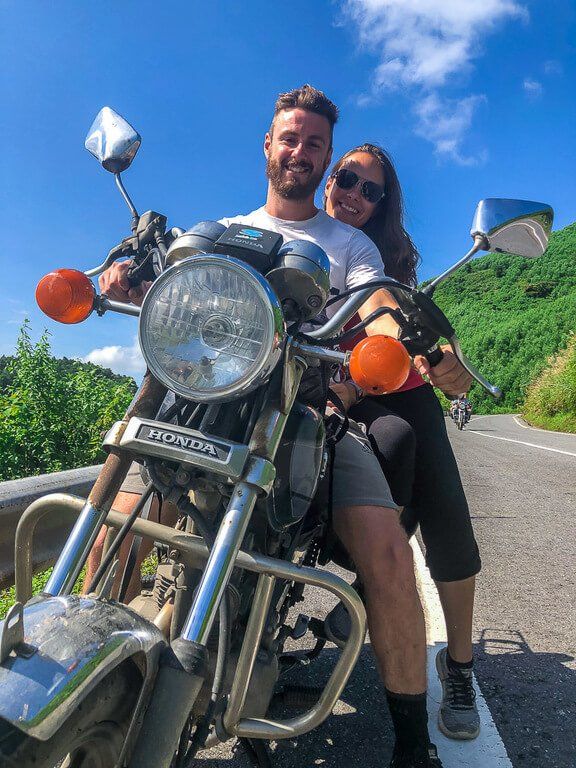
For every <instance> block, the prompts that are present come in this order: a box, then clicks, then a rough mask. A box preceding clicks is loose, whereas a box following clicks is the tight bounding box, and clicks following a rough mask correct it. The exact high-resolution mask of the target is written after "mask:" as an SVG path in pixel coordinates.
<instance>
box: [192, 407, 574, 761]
mask: <svg viewBox="0 0 576 768" xmlns="http://www.w3.org/2000/svg"><path fill="white" fill-rule="evenodd" d="M448 431H449V435H450V439H451V441H452V444H453V448H454V451H455V453H456V455H457V458H458V461H459V465H460V468H461V473H462V478H463V482H464V485H465V488H466V492H467V495H468V500H469V504H470V509H471V514H472V518H473V522H474V528H475V531H476V536H477V538H478V542H479V546H480V550H481V553H482V559H483V570H482V573H481V574H480V576H479V579H478V592H477V600H476V611H475V621H474V642H475V659H476V662H475V672H476V678H477V682H478V684H479V687H480V690H481V692H482V694H483V696H484V698H485V700H486V702H487V704H488V707H489V709H490V713H491V715H492V718H493V720H494V723H495V725H496V727H497V729H498V732H499V734H500V736H501V738H502V740H503V742H504V745H505V747H506V750H507V753H508V756H509V758H510V762H511V763H512V765H513V766H514V768H576V599H575V598H576V577H575V573H576V555H575V541H576V537H575V535H574V534H575V528H576V522H575V520H576V436H574V435H561V434H556V433H546V432H542V431H540V430H533V429H529V428H527V427H524V426H522V425H521V424H520V423H519V422H518V421H517V420H516V419H515V418H514V417H512V416H482V417H473V419H472V421H471V423H470V424H469V425H468V426H467V427H466V429H465V430H464V431H463V432H458V430H457V429H456V427H455V425H453V424H452V423H448ZM523 443H530V444H531V445H524V444H523ZM344 575H346V576H347V578H348V580H349V581H351V580H352V577H351V575H350V574H344ZM333 604H334V599H333V598H331V597H324V594H323V593H322V594H319V595H318V596H317V597H313V596H312V595H311V596H310V598H309V601H308V603H307V604H305V605H304V607H303V608H301V610H302V611H303V612H308V611H310V612H311V611H312V610H315V611H316V612H317V613H318V615H321V614H323V613H326V612H327V611H328V610H329V609H330V608H331V607H332V605H333ZM327 649H328V650H326V651H325V652H324V653H323V654H322V656H321V657H320V658H319V659H318V660H316V661H315V662H314V663H313V665H312V666H311V667H309V668H307V669H304V670H301V671H300V672H299V674H298V675H297V676H296V677H295V680H294V681H295V682H297V683H300V684H306V685H315V686H319V685H322V683H323V681H325V680H326V679H327V678H328V676H329V674H330V670H331V668H332V665H333V663H334V660H335V658H336V650H335V649H334V648H333V647H331V646H327ZM391 742H392V739H391V726H390V722H389V719H388V715H387V710H386V702H385V698H384V693H383V689H382V686H381V684H380V682H379V678H378V675H377V672H376V667H375V663H374V659H373V656H372V653H371V649H370V645H369V641H367V643H366V645H365V648H364V651H363V653H362V656H361V659H360V661H359V663H358V665H357V666H356V669H355V671H354V673H353V676H352V678H351V680H350V682H349V684H348V686H347V688H346V690H345V692H344V694H343V697H342V699H341V700H340V702H339V703H338V705H337V707H336V709H335V713H334V715H333V716H332V717H331V718H329V719H328V720H327V721H326V723H325V724H324V725H323V726H321V727H320V728H318V729H316V730H315V731H313V732H312V733H310V734H307V735H305V736H302V737H300V738H299V739H298V740H297V741H296V742H291V741H290V742H279V743H278V744H275V745H272V759H273V765H274V766H276V767H277V768H302V767H306V768H307V767H308V766H315V765H318V766H326V768H340V767H342V768H344V767H348V766H351V767H355V766H358V768H360V767H361V768H385V767H386V766H387V765H388V763H389V759H390V751H391ZM466 747H467V748H469V749H470V750H471V754H473V750H474V742H471V743H469V744H467V745H466ZM462 754H465V751H463V752H462ZM197 762H198V766H199V768H200V766H206V767H207V768H208V767H209V768H248V767H249V766H251V765H252V764H251V763H250V761H249V760H248V759H247V757H246V755H245V754H244V753H243V752H242V751H241V750H239V751H237V752H234V750H233V749H232V744H231V743H227V744H223V745H219V746H218V747H216V748H214V749H212V750H210V751H209V752H207V753H204V754H203V755H202V756H200V757H199V759H198V761H197ZM460 765H461V766H462V768H465V766H467V765H469V763H468V761H467V760H466V759H465V758H463V759H462V762H461V763H460ZM486 768H491V766H489V765H486Z"/></svg>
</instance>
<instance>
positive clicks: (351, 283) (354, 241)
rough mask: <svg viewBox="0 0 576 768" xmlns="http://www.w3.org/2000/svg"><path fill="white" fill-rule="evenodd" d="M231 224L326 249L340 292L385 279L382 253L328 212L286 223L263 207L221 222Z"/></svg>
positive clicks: (335, 286)
mask: <svg viewBox="0 0 576 768" xmlns="http://www.w3.org/2000/svg"><path fill="white" fill-rule="evenodd" d="M220 222H221V223H222V224H224V225H225V226H226V227H228V226H230V224H246V225H247V226H252V227H260V228H261V229H268V230H270V231H271V232H278V234H280V235H282V237H283V238H284V240H309V241H311V242H313V243H316V245H319V246H320V247H321V248H323V249H324V250H325V251H326V253H327V254H328V258H329V260H330V286H331V287H332V288H333V289H335V290H337V291H338V292H339V293H341V292H342V291H344V290H346V288H353V287H355V286H357V285H364V284H365V283H369V282H372V281H373V280H380V279H381V278H383V277H384V265H383V263H382V257H381V256H380V252H379V251H378V249H377V248H376V246H375V245H374V243H373V242H372V240H370V238H369V237H368V236H367V235H365V234H364V232H361V231H360V230H359V229H356V228H355V227H351V226H350V225H348V224H344V223H343V222H341V221H338V220H337V219H333V218H332V217H331V216H329V215H328V214H327V213H326V211H322V210H320V211H318V213H317V214H316V215H315V216H313V217H312V218H311V219H306V220H305V221H286V220H285V219H277V218H276V217H275V216H270V215H269V214H268V213H267V212H266V210H265V208H264V207H262V208H258V209H257V210H255V211H252V213H247V214H245V215H243V216H233V217H232V218H225V219H220ZM339 306H340V302H335V303H334V304H332V305H331V306H330V307H329V308H328V310H327V315H328V317H331V316H332V315H333V314H334V312H336V310H337V309H338V307H339Z"/></svg>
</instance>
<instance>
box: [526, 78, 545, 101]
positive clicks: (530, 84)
mask: <svg viewBox="0 0 576 768" xmlns="http://www.w3.org/2000/svg"><path fill="white" fill-rule="evenodd" d="M522 87H523V88H524V91H525V92H526V94H527V95H528V96H530V97H531V98H533V99H537V98H538V97H539V96H541V95H542V91H543V90H544V89H543V88H542V83H539V82H538V80H533V79H532V78H531V77H525V78H524V82H523V83H522Z"/></svg>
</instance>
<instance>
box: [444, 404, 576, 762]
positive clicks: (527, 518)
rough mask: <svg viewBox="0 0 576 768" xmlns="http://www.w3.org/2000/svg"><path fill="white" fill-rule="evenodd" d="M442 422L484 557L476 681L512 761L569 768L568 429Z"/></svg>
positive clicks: (575, 745) (572, 634) (575, 750)
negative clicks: (565, 432)
mask: <svg viewBox="0 0 576 768" xmlns="http://www.w3.org/2000/svg"><path fill="white" fill-rule="evenodd" d="M448 427H449V434H450V438H451V441H452V445H453V447H454V450H455V453H456V455H457V457H458V462H459V466H460V470H461V474H462V479H463V482H464V485H465V488H466V491H467V495H468V500H469V504H470V510H471V514H472V518H473V523H474V530H475V532H476V536H477V539H478V543H479V546H480V550H481V553H482V561H483V569H482V573H481V574H480V576H479V579H478V590H477V599H476V610H475V621H474V639H475V642H476V647H475V657H476V663H475V670H476V677H477V679H478V682H479V684H480V688H481V690H482V692H483V694H484V697H485V698H486V701H487V703H488V706H489V708H490V711H491V713H492V717H493V718H494V721H495V723H496V726H497V727H498V730H499V732H500V735H501V737H502V739H503V741H504V744H505V746H506V749H507V751H508V755H509V757H510V760H511V762H512V764H513V765H514V766H515V768H516V767H517V768H544V766H546V768H574V766H576V551H575V544H576V535H575V534H576V435H563V434H557V433H550V432H544V431H542V430H536V429H532V428H528V427H527V426H525V425H523V423H522V421H521V420H520V419H518V418H517V417H513V416H504V415H503V416H479V417H473V418H472V421H471V422H470V424H469V425H468V426H467V427H466V428H465V430H464V431H463V432H458V430H457V429H456V428H455V426H454V425H453V424H448ZM502 438H506V439H502ZM512 440H514V441H517V442H510V441H512ZM525 443H529V444H530V445H525ZM560 451H563V452H564V453H560ZM570 454H571V455H570Z"/></svg>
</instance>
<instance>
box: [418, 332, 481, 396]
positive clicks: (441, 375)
mask: <svg viewBox="0 0 576 768" xmlns="http://www.w3.org/2000/svg"><path fill="white" fill-rule="evenodd" d="M442 351H443V352H444V357H443V358H442V360H440V362H439V363H438V365H435V366H434V367H433V368H432V366H431V365H430V363H429V362H428V360H426V358H425V357H424V356H423V355H416V357H415V358H414V365H415V366H416V368H417V370H418V371H419V372H420V373H421V374H422V375H425V376H428V378H429V379H430V383H431V384H433V385H434V386H435V387H438V389H441V390H442V392H444V394H445V395H448V397H457V396H458V395H459V394H460V393H461V392H467V391H468V390H469V389H470V384H471V383H472V376H470V374H469V373H468V371H467V370H466V369H465V368H464V366H463V365H462V364H461V362H460V361H459V360H458V358H457V357H456V355H455V354H454V353H453V352H452V349H451V347H450V345H449V344H446V345H444V346H443V347H442Z"/></svg>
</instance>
